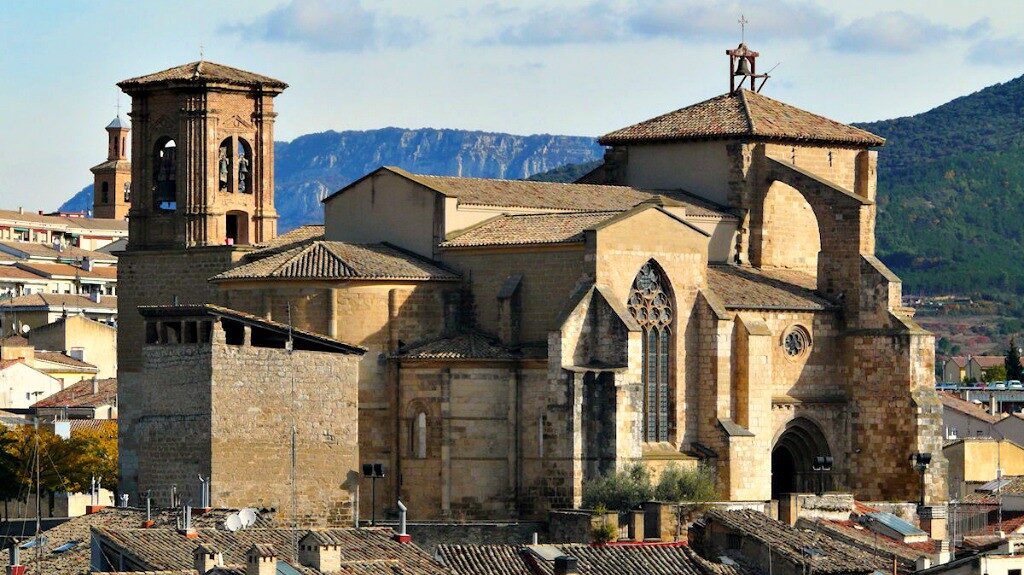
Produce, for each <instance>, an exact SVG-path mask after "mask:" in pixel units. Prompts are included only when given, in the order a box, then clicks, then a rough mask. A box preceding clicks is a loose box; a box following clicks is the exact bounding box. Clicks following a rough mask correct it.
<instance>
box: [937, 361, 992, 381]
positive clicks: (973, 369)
mask: <svg viewBox="0 0 1024 575" xmlns="http://www.w3.org/2000/svg"><path fill="white" fill-rule="evenodd" d="M1005 362H1006V358H1005V357H1003V356H1001V355H958V356H953V357H950V358H948V359H946V361H945V362H944V363H943V364H942V381H943V382H945V383H961V382H972V381H986V380H987V379H988V378H986V375H985V374H986V373H987V372H988V371H989V370H991V369H993V368H996V367H1001V366H1003V365H1005V364H1006V363H1005Z"/></svg>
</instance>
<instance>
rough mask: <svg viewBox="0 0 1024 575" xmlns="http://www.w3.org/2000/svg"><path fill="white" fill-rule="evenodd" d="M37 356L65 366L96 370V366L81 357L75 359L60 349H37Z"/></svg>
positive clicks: (38, 358)
mask: <svg viewBox="0 0 1024 575" xmlns="http://www.w3.org/2000/svg"><path fill="white" fill-rule="evenodd" d="M35 358H36V359H37V360H39V361H45V362H49V363H59V364H61V365H64V366H68V367H73V368H76V369H88V370H94V369H96V366H95V365H93V364H91V363H89V362H87V361H82V360H80V359H75V358H73V357H71V356H70V355H68V354H66V353H63V352H59V351H40V350H36V352H35Z"/></svg>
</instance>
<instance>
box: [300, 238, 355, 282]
mask: <svg viewBox="0 0 1024 575" xmlns="http://www.w3.org/2000/svg"><path fill="white" fill-rule="evenodd" d="M337 244H340V245H345V246H353V245H355V246H358V245H359V244H350V243H347V242H330V241H326V240H314V241H313V242H311V243H310V246H311V247H318V248H320V249H321V250H324V251H326V252H327V253H328V254H330V255H331V257H333V258H334V259H335V260H337V262H338V264H340V265H341V267H342V269H344V270H345V272H346V273H348V274H350V275H356V276H362V275H366V274H365V273H363V272H361V271H359V270H357V269H356V268H354V267H352V265H351V264H349V263H348V262H347V261H345V257H344V256H343V255H342V254H341V253H339V252H338V251H337V249H336V248H338V247H340V246H339V245H337ZM364 249H365V248H364Z"/></svg>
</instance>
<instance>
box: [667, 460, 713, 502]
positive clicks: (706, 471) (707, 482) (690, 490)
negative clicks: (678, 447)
mask: <svg viewBox="0 0 1024 575" xmlns="http://www.w3.org/2000/svg"><path fill="white" fill-rule="evenodd" d="M654 496H655V498H657V499H658V500H660V501H672V502H675V503H681V502H684V501H714V500H716V499H718V488H717V487H716V486H715V474H714V470H713V469H712V468H711V467H710V466H707V465H698V466H697V467H692V468H683V467H678V466H676V465H669V466H668V467H667V468H666V469H665V470H664V471H662V472H661V477H660V478H659V479H658V485H657V486H656V487H655V488H654Z"/></svg>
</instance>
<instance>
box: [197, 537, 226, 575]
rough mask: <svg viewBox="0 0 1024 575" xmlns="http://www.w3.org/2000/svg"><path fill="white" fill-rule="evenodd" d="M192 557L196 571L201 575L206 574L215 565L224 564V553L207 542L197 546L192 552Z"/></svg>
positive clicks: (220, 565)
mask: <svg viewBox="0 0 1024 575" xmlns="http://www.w3.org/2000/svg"><path fill="white" fill-rule="evenodd" d="M192 559H193V562H194V565H195V568H196V571H198V572H199V573H200V575H204V574H205V573H206V572H207V571H209V570H210V569H213V568H214V567H223V566H224V555H223V554H221V553H219V552H218V551H217V550H215V549H214V548H213V547H210V546H209V545H206V544H205V543H204V544H202V545H199V546H198V547H196V549H195V551H193V552H192Z"/></svg>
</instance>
